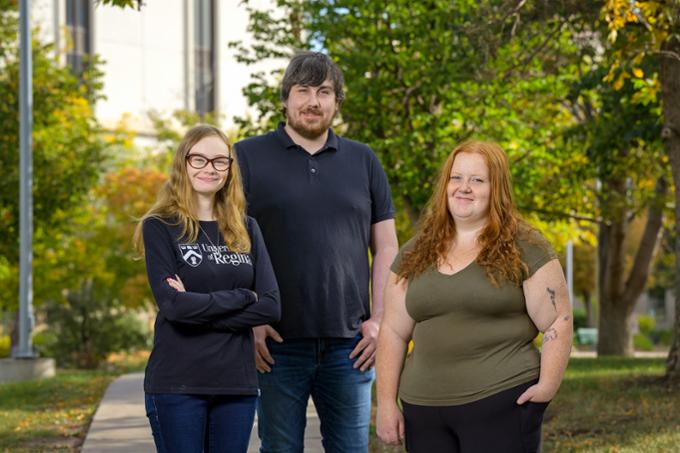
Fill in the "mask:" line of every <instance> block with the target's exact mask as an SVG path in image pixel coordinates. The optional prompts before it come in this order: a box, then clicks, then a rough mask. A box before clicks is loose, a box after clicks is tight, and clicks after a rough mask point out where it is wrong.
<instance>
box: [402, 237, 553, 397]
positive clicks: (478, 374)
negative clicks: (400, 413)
mask: <svg viewBox="0 0 680 453" xmlns="http://www.w3.org/2000/svg"><path fill="white" fill-rule="evenodd" d="M413 243H414V240H413V239H411V240H410V241H409V242H407V243H406V244H405V245H404V246H403V247H402V249H401V250H400V251H399V255H397V258H396V259H395V261H394V263H393V264H392V271H393V272H395V273H396V271H397V269H398V267H399V263H400V260H401V256H402V254H403V253H404V251H405V250H409V248H410V247H412V246H413ZM517 244H518V246H519V248H520V251H521V254H522V260H523V261H524V262H525V263H526V265H527V267H528V268H529V276H531V275H533V274H534V272H536V271H537V270H538V269H539V268H540V267H541V266H543V265H544V264H546V263H547V262H548V261H550V260H552V259H554V258H555V252H554V251H553V250H552V248H551V247H550V245H548V243H547V241H546V240H545V239H544V238H543V237H542V236H540V235H539V234H538V233H531V238H530V240H529V241H527V240H522V239H518V240H517ZM527 278H528V277H527ZM406 309H407V311H408V313H409V315H410V316H411V317H412V318H413V319H414V320H415V321H416V325H415V329H414V331H413V343H414V348H413V351H412V353H411V354H410V355H409V356H408V357H407V358H406V362H405V363H404V369H403V371H402V374H401V382H400V385H399V397H400V398H401V399H403V400H404V401H406V402H407V403H410V404H418V405H427V406H453V405H459V404H465V403H470V402H473V401H477V400H480V399H482V398H486V397H487V396H490V395H493V394H495V393H498V392H500V391H503V390H507V389H509V388H512V387H514V386H517V385H519V384H523V383H525V382H528V381H531V380H533V379H536V378H537V377H538V375H539V366H540V355H539V352H538V350H537V349H536V347H534V345H533V339H534V338H535V337H536V335H537V334H538V330H537V328H536V326H535V325H534V323H533V322H532V321H531V318H530V317H529V315H528V313H527V309H526V304H525V300H524V292H523V290H522V287H521V286H520V287H518V286H516V285H514V284H512V283H509V282H505V283H502V284H501V286H500V287H498V288H496V287H494V286H493V284H492V283H491V282H490V280H489V279H488V278H487V276H486V272H485V270H484V268H482V267H481V266H479V265H478V264H477V263H476V262H472V263H471V264H470V265H468V266H467V267H465V268H463V269H461V270H460V271H458V272H456V273H455V274H453V275H445V274H442V273H440V272H439V271H438V270H437V269H436V268H431V269H428V270H427V271H425V272H424V273H423V274H421V275H419V276H418V277H416V278H414V279H410V280H409V282H408V289H407V292H406Z"/></svg>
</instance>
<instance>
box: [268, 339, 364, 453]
mask: <svg viewBox="0 0 680 453" xmlns="http://www.w3.org/2000/svg"><path fill="white" fill-rule="evenodd" d="M360 339H361V336H357V337H355V338H321V339H293V340H285V341H284V342H283V343H276V342H274V341H271V340H269V339H268V341H267V346H268V347H269V351H270V353H271V355H272V357H273V358H274V361H275V363H274V365H273V366H272V371H271V372H270V373H260V374H259V376H258V379H259V384H260V391H261V394H260V399H259V400H258V405H257V417H258V434H259V436H260V439H261V441H262V447H261V449H260V452H261V453H301V452H302V451H303V448H304V431H305V424H306V421H307V419H306V410H307V401H308V399H309V397H310V395H311V397H312V399H313V401H314V405H315V406H316V410H317V412H318V414H319V419H320V421H321V436H322V438H323V439H322V442H323V447H324V450H325V452H326V453H362V452H367V451H368V424H369V421H370V416H371V384H372V382H373V378H374V376H375V372H374V370H373V369H370V370H367V371H365V372H361V371H359V369H358V368H357V369H354V368H352V364H353V363H354V361H355V360H356V359H350V358H349V354H350V352H352V350H353V349H354V347H355V346H356V344H357V343H358V342H359V340H360Z"/></svg>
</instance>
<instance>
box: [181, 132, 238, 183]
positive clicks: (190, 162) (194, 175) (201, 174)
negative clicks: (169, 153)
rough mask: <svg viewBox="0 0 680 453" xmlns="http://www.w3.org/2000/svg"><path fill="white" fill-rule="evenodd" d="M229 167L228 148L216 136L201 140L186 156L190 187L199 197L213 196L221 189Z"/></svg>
mask: <svg viewBox="0 0 680 453" xmlns="http://www.w3.org/2000/svg"><path fill="white" fill-rule="evenodd" d="M210 161H212V162H210ZM230 166H231V156H230V154H229V148H228V147H227V144H226V143H224V142H223V141H222V139H220V138H219V137H217V136H210V137H205V138H202V139H201V140H199V141H198V142H197V143H196V144H195V145H194V146H192V147H191V149H190V150H189V153H188V154H187V162H186V167H187V176H188V177H189V181H190V182H191V187H193V188H194V191H195V192H196V193H199V194H201V195H215V194H216V193H217V192H218V191H219V190H220V189H222V187H224V183H225V182H226V181H227V175H228V174H229V169H230ZM196 167H203V168H196Z"/></svg>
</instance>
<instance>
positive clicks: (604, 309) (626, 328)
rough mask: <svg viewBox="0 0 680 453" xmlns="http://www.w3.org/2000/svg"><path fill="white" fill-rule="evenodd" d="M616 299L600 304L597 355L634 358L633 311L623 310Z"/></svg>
mask: <svg viewBox="0 0 680 453" xmlns="http://www.w3.org/2000/svg"><path fill="white" fill-rule="evenodd" d="M616 302H617V301H616V299H614V300H612V299H608V300H606V301H602V302H601V303H600V328H599V330H598V338H597V355H598V356H606V355H618V356H628V357H630V356H632V355H633V352H634V349H633V334H632V332H633V329H632V327H633V316H632V310H624V311H622V310H621V307H619V306H618V304H617V303H616Z"/></svg>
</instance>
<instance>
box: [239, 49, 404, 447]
mask: <svg viewBox="0 0 680 453" xmlns="http://www.w3.org/2000/svg"><path fill="white" fill-rule="evenodd" d="M343 99H344V92H343V76H342V72H341V71H340V69H339V68H338V67H337V66H336V65H335V64H334V63H333V62H332V61H331V60H330V58H328V57H327V56H326V55H324V54H322V53H317V52H303V53H300V54H298V55H296V56H295V57H294V58H293V59H292V60H291V62H290V64H289V65H288V68H287V69H286V72H285V75H284V78H283V82H282V86H281V100H282V102H283V113H284V115H285V118H286V122H285V123H283V122H282V123H280V124H279V127H278V129H277V130H275V131H272V132H270V133H268V134H265V135H261V136H258V137H253V138H249V139H246V140H243V141H241V142H239V143H237V144H236V152H237V155H238V159H239V163H240V166H241V171H242V172H243V182H244V188H245V192H246V197H247V200H248V213H249V214H250V215H251V216H253V217H255V218H256V219H257V221H258V223H259V225H260V228H261V229H262V233H263V236H264V240H265V243H266V245H267V248H268V250H269V254H270V256H271V260H272V264H273V266H274V272H275V274H276V277H277V280H278V283H279V287H280V291H281V305H282V316H281V321H280V322H279V323H277V324H275V325H272V326H262V327H258V328H255V329H254V333H255V342H256V363H257V368H258V370H259V371H260V375H259V384H260V389H261V392H262V393H261V397H260V400H259V404H258V431H259V435H260V439H261V440H262V448H261V452H263V453H266V452H290V453H293V452H295V453H297V452H302V451H303V438H304V429H305V420H306V407H307V400H308V399H309V397H310V396H311V397H312V398H313V400H314V405H315V406H316V409H317V412H318V413H319V418H320V420H321V433H322V436H323V445H324V449H325V451H326V452H345V453H360V452H366V451H367V450H368V425H369V419H370V409H371V383H372V381H373V378H374V370H373V364H374V361H375V351H376V342H377V339H378V328H379V324H380V319H381V317H382V311H383V310H382V309H383V291H384V288H385V283H386V281H387V275H388V273H389V265H390V264H391V263H392V260H393V259H394V257H395V256H396V253H397V250H398V245H397V237H396V233H395V228H394V206H393V204H392V199H391V196H390V189H389V185H388V183H387V178H386V176H385V172H384V170H383V169H382V167H381V165H380V163H379V162H378V159H377V158H376V156H375V154H374V153H373V151H372V150H371V149H370V148H369V147H368V146H366V145H364V144H361V143H358V142H355V141H352V140H348V139H346V138H343V137H339V136H337V135H335V133H333V130H332V129H331V128H330V126H331V123H332V121H333V118H334V117H335V115H336V113H337V112H338V109H339V107H340V104H341V103H342V101H343ZM369 250H370V252H371V255H372V266H369V258H368V252H369ZM369 279H370V280H371V285H370V288H371V292H372V303H370V302H369Z"/></svg>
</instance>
